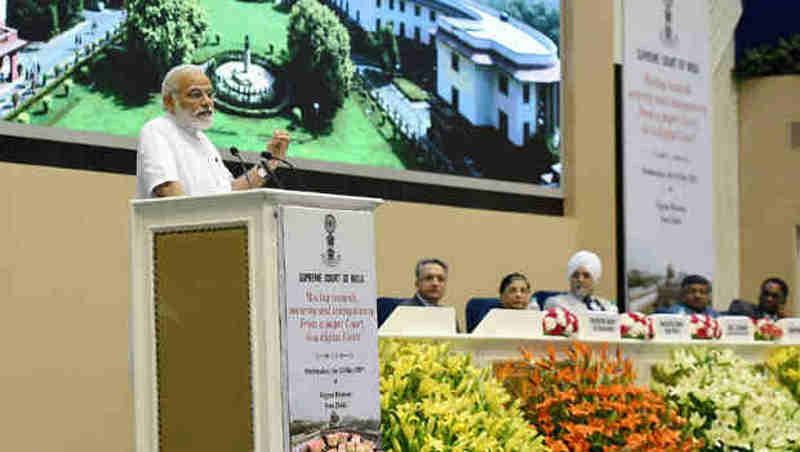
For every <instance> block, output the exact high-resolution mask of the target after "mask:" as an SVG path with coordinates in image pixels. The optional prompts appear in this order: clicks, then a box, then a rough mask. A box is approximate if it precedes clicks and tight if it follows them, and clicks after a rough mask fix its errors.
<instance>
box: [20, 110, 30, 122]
mask: <svg viewBox="0 0 800 452" xmlns="http://www.w3.org/2000/svg"><path fill="white" fill-rule="evenodd" d="M17 122H19V123H21V124H30V123H31V115H30V113H26V112H22V113H20V114H18V115H17Z"/></svg>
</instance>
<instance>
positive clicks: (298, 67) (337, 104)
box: [287, 0, 355, 121]
mask: <svg viewBox="0 0 800 452" xmlns="http://www.w3.org/2000/svg"><path fill="white" fill-rule="evenodd" d="M287 41H288V42H287V44H288V49H289V58H290V60H291V64H290V70H291V72H292V74H293V79H294V80H295V81H296V84H297V100H298V103H299V104H300V105H301V106H303V107H305V109H306V110H308V108H309V107H310V106H311V105H312V104H313V103H315V102H317V103H319V106H320V117H321V119H323V120H325V121H327V120H330V119H331V118H333V116H334V115H335V114H336V111H337V110H338V109H339V108H341V106H342V104H343V103H344V100H345V98H346V97H347V95H348V93H349V91H350V87H351V85H352V83H353V74H354V72H355V68H354V66H353V63H352V62H351V61H350V35H349V34H348V33H347V29H346V28H345V27H344V25H342V23H341V22H339V18H338V17H337V16H336V14H334V13H333V11H331V10H330V9H329V8H328V7H326V6H323V5H322V4H320V3H319V2H318V1H316V0H300V1H298V2H297V3H295V5H294V6H293V7H292V12H291V15H290V17H289V28H288V35H287Z"/></svg>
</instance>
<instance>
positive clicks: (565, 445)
mask: <svg viewBox="0 0 800 452" xmlns="http://www.w3.org/2000/svg"><path fill="white" fill-rule="evenodd" d="M523 357H524V360H518V361H512V362H509V363H505V364H504V365H502V366H496V367H495V372H496V374H497V376H498V379H500V381H502V382H503V384H504V385H505V386H506V388H508V389H509V391H510V392H511V393H512V394H514V395H515V396H516V397H517V398H518V399H519V400H521V402H522V407H523V410H524V412H525V416H526V418H527V419H528V421H529V422H530V423H531V424H532V425H533V426H534V427H536V429H537V430H539V431H540V432H542V433H543V434H545V435H546V438H545V441H546V443H547V445H548V446H550V448H551V449H552V450H553V451H554V452H560V451H564V452H566V451H582V452H588V451H594V450H601V451H688V450H698V449H699V448H700V447H701V446H702V443H701V441H699V440H697V439H695V438H694V437H693V436H692V435H691V434H690V433H689V431H688V428H686V427H685V426H686V425H687V422H686V421H685V420H684V419H683V418H681V417H680V416H679V415H678V413H677V411H676V410H675V409H673V408H671V407H670V406H669V405H667V403H666V402H665V400H664V399H663V397H661V396H660V395H658V394H656V393H654V392H652V391H649V390H647V389H644V388H638V387H635V386H634V385H633V381H634V379H635V375H634V372H633V369H632V364H631V362H630V360H627V359H623V357H622V353H621V351H620V349H618V351H617V354H616V356H615V357H612V358H610V357H609V356H608V353H607V346H603V349H602V351H601V352H600V353H597V354H595V353H594V352H592V350H591V349H590V348H589V347H588V346H587V345H585V344H582V343H579V342H576V343H573V344H572V346H571V348H570V350H569V351H568V352H567V354H566V357H564V358H560V359H559V358H556V354H555V351H554V350H553V346H552V345H551V346H550V350H549V353H548V354H547V356H543V357H538V358H534V357H533V356H532V355H531V354H530V353H528V352H526V351H523ZM484 450H488V449H484Z"/></svg>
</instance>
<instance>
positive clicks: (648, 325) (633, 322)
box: [619, 312, 654, 339]
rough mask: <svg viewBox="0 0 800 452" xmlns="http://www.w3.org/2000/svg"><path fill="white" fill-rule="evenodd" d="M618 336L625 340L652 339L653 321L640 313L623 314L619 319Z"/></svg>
mask: <svg viewBox="0 0 800 452" xmlns="http://www.w3.org/2000/svg"><path fill="white" fill-rule="evenodd" d="M619 325H620V334H621V335H622V337H623V338H626V339H652V338H653V335H654V331H653V319H651V318H650V317H648V316H646V315H644V314H642V313H641V312H623V313H622V314H620V319H619Z"/></svg>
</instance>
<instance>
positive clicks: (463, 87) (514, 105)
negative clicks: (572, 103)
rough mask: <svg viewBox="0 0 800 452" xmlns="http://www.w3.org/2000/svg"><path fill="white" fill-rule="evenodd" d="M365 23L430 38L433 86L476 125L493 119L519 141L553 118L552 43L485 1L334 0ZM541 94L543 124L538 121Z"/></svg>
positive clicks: (557, 71) (556, 64) (557, 72)
mask: <svg viewBox="0 0 800 452" xmlns="http://www.w3.org/2000/svg"><path fill="white" fill-rule="evenodd" d="M332 4H333V5H334V6H335V7H337V8H338V9H340V10H341V11H342V12H343V13H345V14H346V15H347V16H348V17H350V18H351V19H352V20H353V21H355V22H356V23H357V24H359V26H360V27H362V28H363V29H364V30H366V31H371V32H374V31H376V30H378V29H380V28H381V27H382V26H386V25H388V24H392V26H393V29H394V32H395V34H396V35H397V36H400V37H404V38H406V39H413V40H416V41H418V42H421V43H423V44H434V45H435V46H436V68H437V72H436V94H437V95H438V96H439V98H441V99H442V100H444V101H445V102H447V103H448V104H450V105H451V106H452V107H453V109H454V110H456V111H457V112H458V113H459V114H460V115H462V116H463V117H465V118H466V119H467V120H468V121H469V122H470V123H471V124H473V125H475V126H493V127H495V128H496V129H498V130H499V131H501V133H502V134H503V135H504V136H505V137H506V138H507V139H508V140H509V141H510V142H512V143H514V144H515V145H517V146H523V145H524V144H525V142H526V140H527V139H528V138H530V137H532V136H533V135H534V134H536V133H537V129H538V128H539V127H540V126H544V127H545V128H547V129H548V130H552V129H553V128H554V127H555V126H557V125H558V103H559V100H558V86H559V82H560V80H561V63H560V60H559V57H558V47H557V46H556V45H555V43H553V41H552V40H551V39H550V38H548V37H547V36H545V35H544V34H542V33H541V32H539V31H537V30H534V29H533V28H531V27H529V26H527V25H525V24H523V23H521V22H519V21H516V20H514V19H511V18H509V17H508V16H507V15H506V14H505V13H500V12H498V11H495V10H493V9H491V8H488V7H486V6H481V5H476V4H473V3H469V2H466V1H455V0H413V1H412V0H333V3H332ZM539 97H543V99H542V100H544V102H543V105H544V109H545V111H544V112H543V113H544V114H543V115H542V116H544V118H545V119H544V124H537V120H536V119H537V117H539V116H540V115H539V112H538V111H537V105H538V98H539Z"/></svg>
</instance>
